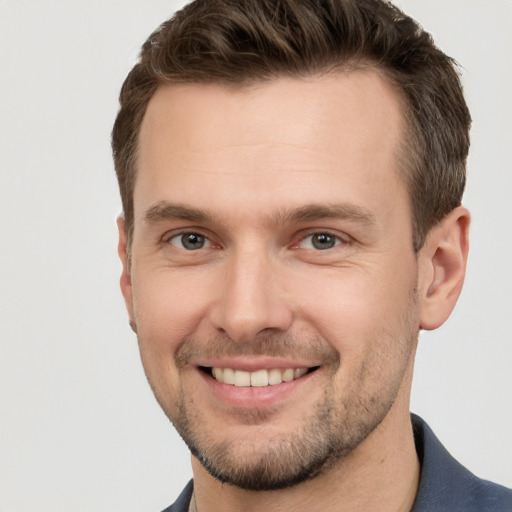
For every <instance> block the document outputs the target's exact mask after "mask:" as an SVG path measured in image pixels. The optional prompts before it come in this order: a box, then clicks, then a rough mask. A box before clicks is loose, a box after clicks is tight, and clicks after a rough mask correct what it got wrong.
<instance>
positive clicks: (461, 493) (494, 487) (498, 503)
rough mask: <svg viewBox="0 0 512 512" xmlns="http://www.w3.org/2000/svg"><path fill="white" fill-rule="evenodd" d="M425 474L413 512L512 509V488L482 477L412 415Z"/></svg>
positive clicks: (497, 511) (417, 447)
mask: <svg viewBox="0 0 512 512" xmlns="http://www.w3.org/2000/svg"><path fill="white" fill-rule="evenodd" d="M412 423H413V429H414V437H415V441H416V450H417V452H418V457H419V459H420V463H421V477H420V485H419V489H418V494H417V496H416V501H415V505H414V508H413V512H427V511H428V512H432V511H444V510H446V511H450V512H501V511H503V512H511V511H512V490H511V489H507V488H506V487H503V486H501V485H498V484H495V483H493V482H489V481H487V480H482V479H480V478H478V477H476V476H475V475H474V474H473V473H471V472H470V471H469V470H467V469H466V468H465V467H464V466H462V465H461V464H460V463H459V462H457V461H456V460H455V459H454V458H453V457H452V456H451V455H450V454H449V453H448V451H447V450H446V449H445V448H444V446H443V445H442V444H441V443H440V441H439V440H438V439H437V437H436V436H435V434H434V433H433V432H432V430H431V429H430V428H429V426H428V425H427V424H426V423H425V422H424V421H423V420H422V419H421V418H419V417H418V416H415V415H412Z"/></svg>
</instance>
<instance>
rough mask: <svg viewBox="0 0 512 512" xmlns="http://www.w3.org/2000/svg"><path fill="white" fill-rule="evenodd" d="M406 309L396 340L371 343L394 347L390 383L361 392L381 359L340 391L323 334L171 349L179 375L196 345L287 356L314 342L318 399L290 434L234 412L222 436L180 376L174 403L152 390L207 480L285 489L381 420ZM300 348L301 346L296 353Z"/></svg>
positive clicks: (403, 344)
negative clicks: (232, 424) (319, 362)
mask: <svg viewBox="0 0 512 512" xmlns="http://www.w3.org/2000/svg"><path fill="white" fill-rule="evenodd" d="M413 302H416V301H413ZM412 309H414V308H412ZM408 313H409V314H408V315H405V316H406V317H407V318H404V319H403V320H404V322H405V324H406V325H402V326H401V327H402V330H401V333H402V336H401V337H400V338H401V339H397V338H396V333H395V336H393V335H392V334H391V333H381V336H380V340H379V343H382V344H383V345H385V346H388V347H389V346H390V344H397V343H398V344H399V348H398V350H399V351H400V353H399V356H398V357H399V358H400V360H401V361H402V365H401V366H400V367H399V368H398V369H397V371H396V373H395V375H394V378H393V379H392V380H391V381H390V382H386V383H385V384H383V387H380V388H379V387H377V389H376V390H374V391H373V393H372V392H366V393H365V386H364V381H365V379H366V378H371V369H372V368H373V369H374V368H375V365H377V366H378V367H379V368H380V367H381V365H386V364H387V362H386V360H385V358H384V359H383V358H381V359H380V360H377V358H379V355H378V354H376V355H375V356H374V358H375V360H373V359H372V360H370V361H367V364H365V365H363V366H362V367H361V369H360V375H359V376H358V380H357V383H359V384H360V386H359V387H358V386H357V385H356V384H354V383H345V384H344V385H345V386H348V389H345V390H344V392H343V393H342V392H341V391H340V390H339V389H337V386H336V384H335V380H334V377H335V375H336V373H337V372H338V371H339V370H340V367H341V368H342V366H343V364H342V362H341V361H340V356H339V354H338V353H337V352H336V351H335V350H334V349H333V348H332V346H331V345H330V344H329V343H328V342H327V341H326V340H323V339H321V340H319V339H315V340H313V341H310V343H308V344H307V345H301V344H297V343H294V341H293V340H292V339H291V338H290V337H287V338H286V339H276V338H275V337H270V338H266V339H264V340H263V341H261V342H258V343H254V345H252V346H251V344H247V345H240V344H235V342H232V340H229V341H227V340H224V341H219V340H216V341H215V342H211V343H206V344H199V343H198V342H197V341H196V340H192V339H185V340H183V341H182V343H181V345H180V348H178V350H177V351H176V363H177V367H178V369H179V371H180V373H181V374H182V373H183V372H186V371H190V368H189V367H187V361H188V359H189V358H190V357H191V356H192V354H196V353H197V352H200V351H201V350H202V349H201V348H200V347H201V346H202V347H209V348H210V349H209V353H208V355H209V356H210V355H218V354H220V353H222V354H223V355H226V354H230V355H234V354H233V350H231V349H229V348H228V349H226V346H228V347H236V348H235V349H234V350H235V351H236V353H237V355H240V353H246V354H248V353H250V354H253V355H258V354H259V353H262V354H266V355H274V356H280V355H284V354H285V353H287V354H290V353H294V352H291V351H290V347H292V346H295V349H296V350H295V352H296V351H297V347H306V346H307V347H314V348H313V352H315V353H318V351H320V352H321V353H322V354H323V360H324V361H325V362H326V364H325V365H323V366H322V369H321V371H323V372H324V376H327V377H326V378H324V382H325V384H324V387H323V389H322V393H321V396H322V398H321V399H319V400H318V401H317V402H316V403H315V404H314V405H313V406H312V408H311V410H310V411H309V412H308V413H307V414H305V415H304V416H303V417H302V421H301V424H300V427H299V428H296V429H293V432H288V431H287V432H284V433H276V432H275V431H273V430H272V428H273V427H272V419H273V416H274V413H273V412H269V411H266V410H251V411H246V410H235V409H234V410H233V411H232V417H233V418H235V419H236V420H238V421H239V424H240V425H242V426H243V428H242V430H243V429H245V430H243V432H244V433H243V434H238V436H237V435H231V436H227V437H226V438H223V436H222V432H221V431H222V425H212V424H210V423H209V418H208V416H207V414H206V413H205V412H204V411H203V409H202V408H201V407H200V406H199V405H198V404H196V402H195V401H194V398H193V396H191V395H190V393H187V392H186V391H185V388H184V385H183V379H180V384H179V389H178V393H177V401H176V402H175V403H174V406H173V407H168V406H166V404H165V403H163V402H165V400H159V397H158V393H157V392H156V390H154V391H155V395H156V396H157V400H158V401H159V402H160V405H161V406H162V408H163V409H164V411H165V412H166V414H167V416H168V417H169V419H170V420H171V422H172V423H173V424H174V426H175V428H176V430H177V431H178V433H179V434H180V435H181V437H182V438H183V440H184V441H185V443H186V444H187V446H188V448H189V449H190V451H191V453H192V454H193V455H194V456H195V457H196V458H197V459H198V460H199V461H200V462H201V464H202V465H203V466H204V468H205V469H206V470H207V471H208V472H209V473H210V475H212V476H213V477H214V478H216V479H217V480H219V481H221V482H224V483H228V484H230V485H233V486H236V487H239V488H242V489H246V490H252V491H269V490H278V489H283V488H286V487H291V486H293V485H296V484H299V483H301V482H304V481H306V480H310V479H312V478H315V477H316V476H318V475H320V474H322V473H323V472H325V471H327V470H329V469H330V468H332V467H333V466H335V465H336V464H337V463H338V462H339V461H341V460H343V459H344V458H346V457H347V456H348V455H349V454H350V453H352V452H353V451H354V449H355V448H356V447H357V446H359V445H360V444H361V443H362V442H363V441H364V440H365V439H366V438H367V437H368V436H369V435H370V434H371V432H373V430H374V429H375V428H376V427H377V426H378V425H379V424H380V423H381V422H382V420H383V419H384V418H385V417H386V415H387V414H388V412H389V410H390V409H391V407H392V406H393V403H394V401H395V398H396V396H397V393H398V391H399V389H400V385H401V383H402V380H403V376H404V374H405V372H406V369H407V366H408V363H409V360H410V357H411V353H412V347H413V346H414V344H415V340H416V339H417V329H416V327H415V326H416V325H417V324H415V323H414V320H413V319H412V316H413V315H411V311H409V312H408ZM216 347H217V348H216ZM240 347H242V348H240ZM319 347H321V348H319ZM308 350H310V349H308V348H304V349H303V352H308ZM378 352H379V354H380V355H381V356H382V354H381V352H380V351H378ZM391 357H396V353H395V352H393V355H392V356H391ZM342 371H343V370H342ZM340 395H342V396H343V397H344V398H343V399H342V400H340V399H339V396H340ZM162 398H163V397H162ZM276 415H277V416H278V413H276ZM267 421H268V424H267V426H266V422H267ZM216 429H217V430H216ZM267 430H268V432H267ZM219 434H220V435H219Z"/></svg>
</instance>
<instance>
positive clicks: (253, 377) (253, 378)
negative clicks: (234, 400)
mask: <svg viewBox="0 0 512 512" xmlns="http://www.w3.org/2000/svg"><path fill="white" fill-rule="evenodd" d="M316 368H317V367H315V368H295V369H294V368H284V369H280V368H272V369H270V370H265V369H262V370H256V371H254V372H246V371H243V370H234V369H232V368H201V369H202V370H204V371H206V372H207V373H209V374H210V375H211V376H212V377H213V378H214V379H215V380H217V381H218V382H222V383H223V384H230V385H232V386H238V387H249V386H253V387H264V386H275V385H277V384H281V383H282V382H290V381H292V380H295V379H298V378H299V377H302V376H303V375H304V374H306V373H308V372H309V371H313V370H315V369H316Z"/></svg>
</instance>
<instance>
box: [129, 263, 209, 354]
mask: <svg viewBox="0 0 512 512" xmlns="http://www.w3.org/2000/svg"><path fill="white" fill-rule="evenodd" d="M207 289H208V286H207V285H206V284H205V282H204V280H200V279H197V280H194V279H188V278H187V277H186V276H185V277H183V276H178V275H176V274H173V273H170V272H165V271H163V272H157V273H152V274H148V275H142V274H141V275H140V276H134V279H133V294H134V316H135V322H136V325H137V334H138V336H139V340H140V343H141V345H142V346H141V351H142V350H145V351H154V352H158V354H159V356H161V357H162V356H163V357H169V355H170V354H171V355H172V354H173V353H174V350H175V349H176V347H177V345H178V344H179V343H180V341H181V340H182V339H183V338H184V337H185V336H189V335H191V334H197V328H198V325H199V324H200V323H201V320H202V319H203V318H204V316H205V313H206V311H207V304H208V300H209V299H208V293H207Z"/></svg>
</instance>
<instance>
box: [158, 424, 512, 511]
mask: <svg viewBox="0 0 512 512" xmlns="http://www.w3.org/2000/svg"><path fill="white" fill-rule="evenodd" d="M411 419H412V426H413V432H414V440H415V444H416V451H417V453H418V459H419V461H420V466H421V474H420V482H419V486H418V492H417V494H416V499H415V501H414V505H413V508H412V510H411V512H512V490H511V489H508V488H507V487H503V486H501V485H498V484H495V483H493V482H489V481H487V480H482V479H480V478H478V477H476V476H475V475H473V473H471V472H470V471H468V470H467V469H466V468H465V467H464V466H462V465H461V464H460V463H459V462H457V461H456V460H455V459H454V458H453V457H452V456H451V455H450V454H449V453H448V451H447V450H446V448H444V446H443V445H442V444H441V442H440V441H439V440H438V439H437V437H436V436H435V434H434V433H433V432H432V430H431V429H430V427H429V426H428V425H427V424H426V423H425V422H424V421H423V420H422V419H421V418H420V417H419V416H416V415H415V414H412V415H411ZM193 489H194V486H193V481H192V480H191V481H190V482H189V483H188V484H187V486H186V487H185V489H184V490H183V492H182V493H181V494H180V496H179V498H178V499H177V500H176V502H175V503H174V504H173V505H171V506H170V507H168V508H166V509H165V510H163V511H162V512H188V511H189V505H190V504H191V499H192V495H193ZM193 506H195V505H193Z"/></svg>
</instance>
